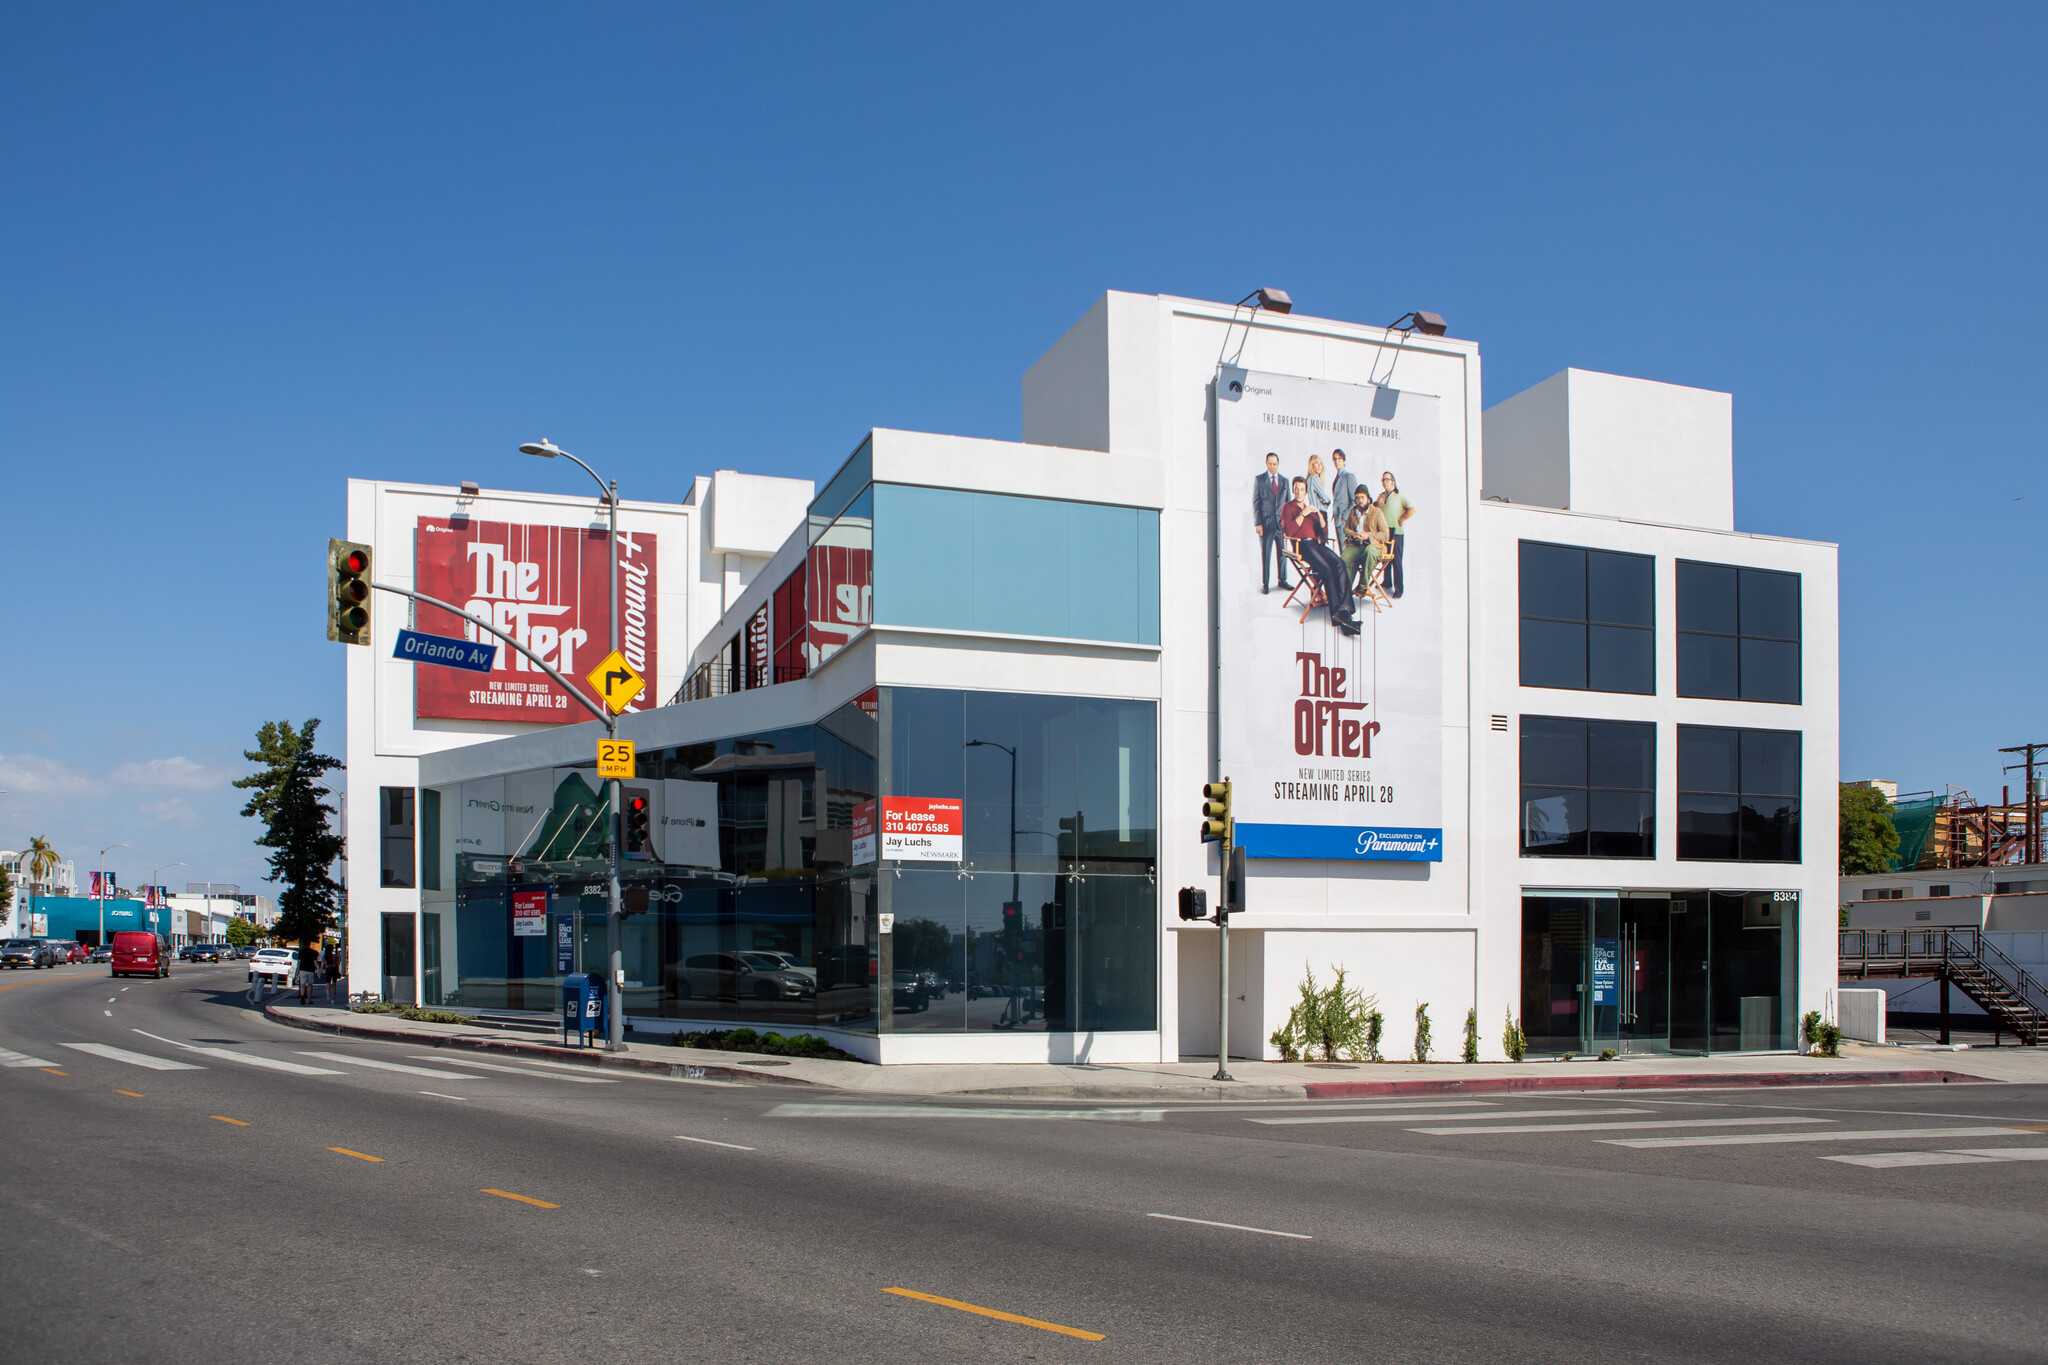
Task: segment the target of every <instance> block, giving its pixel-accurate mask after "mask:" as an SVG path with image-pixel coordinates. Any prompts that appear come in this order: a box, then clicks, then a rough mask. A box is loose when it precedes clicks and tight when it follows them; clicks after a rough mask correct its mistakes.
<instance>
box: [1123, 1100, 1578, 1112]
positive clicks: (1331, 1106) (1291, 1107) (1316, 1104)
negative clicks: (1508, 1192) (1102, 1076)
mask: <svg viewBox="0 0 2048 1365" xmlns="http://www.w3.org/2000/svg"><path fill="white" fill-rule="evenodd" d="M1157 1103H1160V1104H1165V1105H1171V1106H1172V1108H1171V1110H1170V1111H1169V1112H1171V1113H1175V1114H1348V1113H1350V1112H1352V1111H1353V1110H1364V1109H1371V1110H1380V1109H1492V1108H1497V1107H1498V1106H1499V1104H1500V1101H1498V1100H1310V1101H1308V1102H1306V1103H1303V1104H1282V1103H1278V1102H1276V1101H1273V1100H1234V1101H1222V1102H1218V1103H1216V1104H1183V1103H1180V1102H1177V1101H1174V1100H1166V1099H1162V1100H1159V1101H1157ZM1603 1103H1606V1104H1613V1103H1616V1101H1614V1100H1611V1099H1610V1100H1605V1101H1603Z"/></svg>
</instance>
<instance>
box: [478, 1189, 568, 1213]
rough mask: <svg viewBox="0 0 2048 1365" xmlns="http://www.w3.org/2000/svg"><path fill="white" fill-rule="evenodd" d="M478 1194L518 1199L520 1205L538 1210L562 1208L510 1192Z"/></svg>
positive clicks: (499, 1191) (490, 1191) (497, 1191)
mask: <svg viewBox="0 0 2048 1365" xmlns="http://www.w3.org/2000/svg"><path fill="white" fill-rule="evenodd" d="M478 1193H479V1194H495V1195H497V1196H498V1198H500V1199H517V1200H518V1201H519V1202H520V1203H522V1204H531V1205H533V1206H534V1207H535V1208H537V1209H558V1208H560V1207H562V1206H561V1205H560V1204H550V1203H549V1202H548V1201H547V1200H545V1199H531V1198H528V1197H527V1196H526V1195H523V1194H514V1193H512V1191H510V1190H479V1191H478Z"/></svg>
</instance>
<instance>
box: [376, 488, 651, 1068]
mask: <svg viewBox="0 0 2048 1365" xmlns="http://www.w3.org/2000/svg"><path fill="white" fill-rule="evenodd" d="M612 528H613V535H612V553H613V554H614V555H617V554H618V552H619V551H618V534H617V530H618V508H617V505H616V502H615V503H614V506H613V509H612ZM370 586H371V587H373V588H375V589H376V590H377V591H378V592H389V593H396V594H398V595H399V596H400V597H409V598H411V599H412V600H413V601H415V602H425V603H426V604H427V605H428V606H430V607H439V608H440V609H441V610H443V611H447V612H453V613H454V614H455V615H456V616H458V617H460V618H461V619H462V620H464V621H467V622H468V623H469V624H471V625H473V626H475V627H476V628H477V629H478V630H487V631H489V632H490V633H491V634H493V635H495V636H497V637H498V638H499V639H500V640H503V641H504V642H505V643H506V644H507V645H508V646H510V647H511V648H513V649H516V650H518V651H519V652H520V653H521V654H522V655H524V656H525V657H526V659H527V661H528V662H530V663H531V664H532V665H533V666H534V667H535V668H538V669H539V670H540V671H541V672H543V673H545V674H547V675H548V676H549V677H550V678H553V679H554V680H555V681H556V682H558V683H560V684H561V685H562V690H563V691H565V692H567V693H568V694H569V695H570V696H572V697H574V698H575V699H576V700H577V701H579V702H582V703H583V706H584V708H585V709H586V710H588V711H589V712H590V714H592V715H593V716H596V717H597V718H598V719H599V720H601V721H603V722H604V729H605V733H606V734H608V735H614V736H615V735H617V734H618V732H619V722H618V717H616V716H614V715H612V713H611V712H609V711H607V710H605V709H604V708H603V707H602V706H599V705H598V704H597V703H596V702H594V701H592V700H591V699H590V698H588V697H586V696H584V695H583V693H582V691H581V690H580V689H579V688H578V687H577V686H576V684H574V683H572V682H570V681H569V680H568V679H567V678H565V677H563V676H562V675H561V674H560V673H558V672H556V671H555V666H554V665H553V664H551V663H549V662H548V661H547V660H545V659H543V658H541V657H540V655H538V654H536V653H534V652H533V651H532V650H530V649H528V648H527V647H526V646H525V645H522V644H520V643H519V642H518V641H517V640H515V639H513V638H512V637H511V636H510V635H507V634H506V633H505V632H504V631H502V630H499V629H498V628H497V627H496V626H494V625H492V624H491V623H490V622H489V621H484V620H479V619H478V618H477V617H474V616H471V615H470V614H469V613H468V612H466V611H464V610H463V609H462V608H461V607H458V606H456V605H455V604H454V603H453V602H443V601H442V600H441V599H440V598H438V597H429V596H427V595H426V594H425V593H423V592H414V591H413V590H412V589H411V588H394V587H392V586H391V585H390V584H388V583H372V584H370ZM618 604H619V575H618V565H617V564H616V563H614V564H613V566H612V635H613V640H612V647H613V648H614V649H616V648H617V647H618V639H617V636H618V630H619V612H618ZM610 788H611V807H612V809H611V822H610V825H609V829H610V831H611V839H610V844H611V847H610V849H609V856H608V858H607V861H608V863H609V864H610V867H609V873H610V875H609V876H608V877H607V878H606V881H605V890H606V891H607V892H608V893H609V895H610V901H611V903H610V907H609V913H608V914H607V915H606V917H605V919H606V927H607V930H608V933H607V935H606V937H607V938H608V939H609V941H610V942H609V947H610V949H611V981H610V983H609V985H608V987H607V990H608V992H609V994H610V995H611V997H612V1000H611V1008H610V1009H609V1010H608V1011H606V1013H607V1015H608V1020H607V1023H608V1027H607V1028H606V1030H605V1045H604V1046H605V1051H607V1052H617V1051H618V1050H619V1049H620V1048H622V1047H624V1046H625V1045H626V1014H625V1001H624V1000H623V999H621V998H620V992H621V989H622V984H623V982H624V981H625V977H626V972H625V963H624V960H623V957H624V955H623V953H622V951H621V944H620V939H621V933H620V926H621V925H622V924H623V923H624V920H623V918H622V917H621V915H620V908H621V907H620V905H619V828H620V824H619V779H618V778H616V777H615V778H613V779H612V780H611V783H610ZM582 937H583V935H582V926H581V925H580V924H579V925H578V926H577V935H576V939H577V943H578V946H579V947H580V946H581V941H582Z"/></svg>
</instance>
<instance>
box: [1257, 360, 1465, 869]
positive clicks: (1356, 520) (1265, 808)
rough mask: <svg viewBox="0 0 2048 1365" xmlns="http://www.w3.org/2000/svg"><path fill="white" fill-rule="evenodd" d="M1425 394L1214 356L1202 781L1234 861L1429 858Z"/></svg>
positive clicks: (1430, 605) (1432, 826)
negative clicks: (1212, 775) (1214, 721)
mask: <svg viewBox="0 0 2048 1365" xmlns="http://www.w3.org/2000/svg"><path fill="white" fill-rule="evenodd" d="M1439 406H1440V400H1439V399H1437V398H1435V397H1433V396H1431V395H1427V394H1416V393H1404V392H1401V391H1399V390H1396V389H1391V388H1385V387H1380V386H1375V385H1370V384H1343V383H1337V382H1334V381H1330V380H1317V379H1301V378H1297V377H1294V376H1290V375H1279V374H1264V373H1260V372H1258V371H1255V370H1242V369H1237V368H1235V367H1232V366H1223V367H1220V368H1219V370H1218V373H1217V378H1216V462H1217V464H1216V490H1217V508H1218V510H1217V528H1216V530H1217V546H1218V549H1217V558H1216V575H1217V582H1216V596H1217V611H1218V621H1217V625H1218V638H1219V645H1218V650H1217V672H1218V679H1217V681H1218V702H1219V711H1220V716H1219V726H1218V729H1219V742H1220V748H1219V754H1218V757H1219V759H1220V760H1221V762H1220V765H1219V768H1218V776H1222V777H1228V778H1230V779H1231V781H1232V806H1233V814H1234V816H1235V817H1236V820H1237V838H1238V843H1239V844H1240V845H1241V846H1242V847H1243V848H1244V850H1245V852H1246V854H1247V856H1249V857H1254V858H1369V859H1398V860H1405V861H1419V862H1437V861H1441V860H1442V858H1443V828H1442V826H1443V798H1442V792H1443V774H1442V767H1443V749H1444V742H1443V635H1444V611H1445V603H1446V596H1445V589H1446V585H1445V583H1444V581H1443V568H1442V564H1443V556H1442V554H1441V553H1440V550H1439V545H1440V540H1441V528H1442V525H1443V521H1444V507H1443V502H1442V497H1441V493H1440V488H1441V484H1442V480H1441V478H1440V466H1441V461H1442V458H1443V455H1442V450H1441V444H1440V440H1439V434H1438V433H1439V420H1438V408H1439Z"/></svg>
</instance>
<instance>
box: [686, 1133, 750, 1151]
mask: <svg viewBox="0 0 2048 1365" xmlns="http://www.w3.org/2000/svg"><path fill="white" fill-rule="evenodd" d="M676 1141H677V1142H701V1143H703V1144H704V1145H705V1146H706V1147H730V1148H732V1149H733V1150H734V1151H735V1152H751V1151H753V1150H754V1149H753V1148H752V1147H742V1146H740V1145H739V1144H738V1143H737V1142H717V1141H714V1140H713V1139H711V1138H693V1137H691V1136H690V1135H689V1134H687V1133H677V1134H676Z"/></svg>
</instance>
